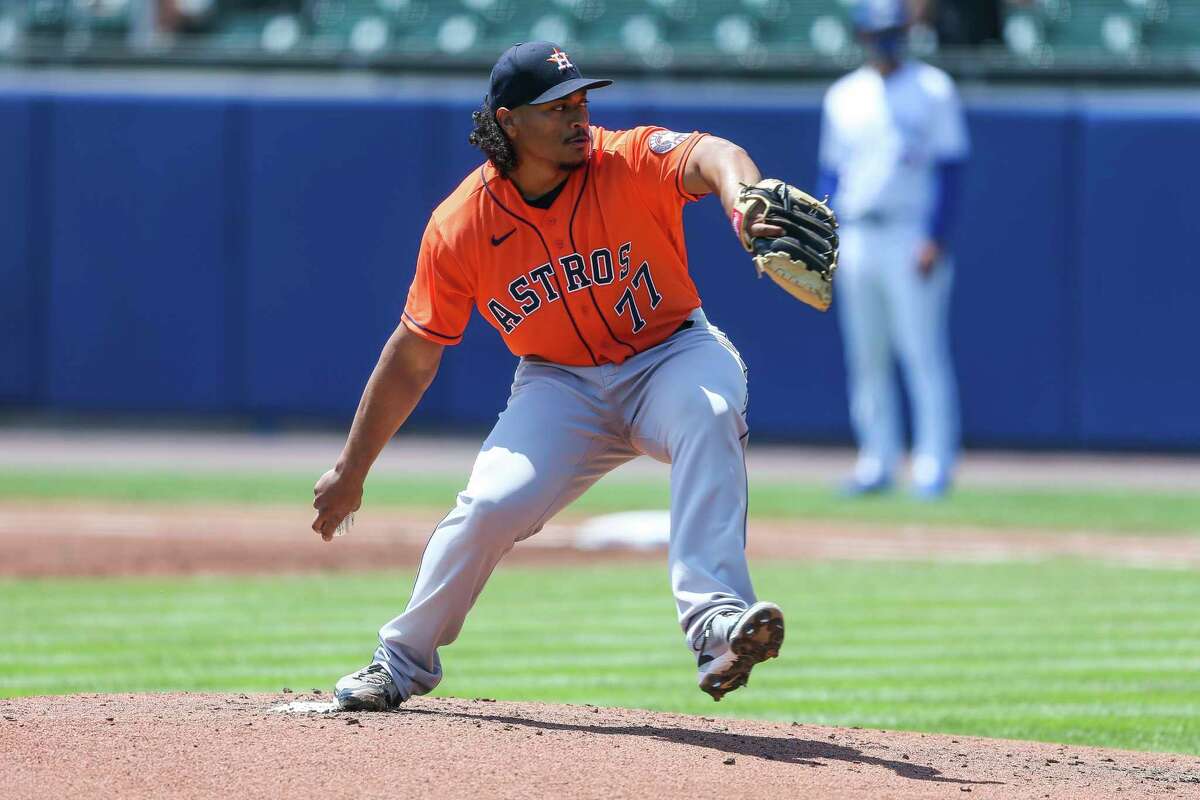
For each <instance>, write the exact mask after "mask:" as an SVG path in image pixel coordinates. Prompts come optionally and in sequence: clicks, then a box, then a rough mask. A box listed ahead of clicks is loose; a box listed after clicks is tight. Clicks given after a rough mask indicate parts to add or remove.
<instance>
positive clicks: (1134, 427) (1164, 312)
mask: <svg viewBox="0 0 1200 800" xmlns="http://www.w3.org/2000/svg"><path fill="white" fill-rule="evenodd" d="M1198 148H1200V113H1196V112H1193V113H1192V114H1190V115H1184V114H1171V115H1154V114H1147V113H1145V112H1142V111H1116V110H1103V109H1100V110H1089V111H1088V112H1087V113H1086V114H1085V115H1084V117H1083V141H1082V145H1081V151H1082V155H1083V157H1082V159H1081V162H1082V164H1083V165H1084V169H1083V172H1082V175H1081V178H1082V182H1081V191H1080V227H1081V235H1080V258H1079V307H1080V323H1081V330H1082V336H1081V337H1080V341H1079V362H1078V363H1079V384H1080V390H1081V391H1080V395H1079V404H1080V409H1079V419H1080V428H1081V431H1080V432H1081V436H1082V441H1083V442H1084V443H1085V444H1089V445H1107V444H1117V445H1139V444H1146V443H1149V444H1153V445H1179V444H1184V443H1189V444H1191V445H1192V446H1200V255H1198V254H1200V200H1198V199H1197V193H1196V187H1197V186H1200V153H1198Z"/></svg>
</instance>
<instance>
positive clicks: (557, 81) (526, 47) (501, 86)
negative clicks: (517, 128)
mask: <svg viewBox="0 0 1200 800" xmlns="http://www.w3.org/2000/svg"><path fill="white" fill-rule="evenodd" d="M611 83H612V81H610V80H605V79H603V78H585V77H583V75H581V74H580V72H579V67H577V66H575V64H574V63H572V61H571V58H570V56H568V55H567V54H566V53H564V52H563V51H562V50H561V49H560V48H559V46H558V45H556V44H554V43H553V42H522V43H520V44H514V45H513V46H512V47H510V48H508V49H507V50H505V51H504V55H502V56H500V59H499V60H498V61H497V62H496V66H494V67H492V82H491V88H490V89H489V91H488V96H487V104H488V108H490V109H491V110H492V113H495V111H496V109H498V108H516V107H517V106H523V105H526V104H530V103H535V104H536V103H549V102H550V101H551V100H561V99H562V98H564V97H566V96H567V95H569V94H571V92H577V91H579V90H580V89H599V88H600V87H601V86H608V85H609V84H611Z"/></svg>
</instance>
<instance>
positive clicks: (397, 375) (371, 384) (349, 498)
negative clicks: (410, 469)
mask: <svg viewBox="0 0 1200 800" xmlns="http://www.w3.org/2000/svg"><path fill="white" fill-rule="evenodd" d="M443 349H444V348H443V346H442V345H440V344H437V343H436V342H432V341H430V340H428V339H425V338H422V337H421V336H418V335H417V334H415V333H413V332H412V331H411V330H409V329H408V328H407V327H406V326H405V325H403V324H401V325H399V326H397V328H396V330H395V331H394V332H393V333H392V335H391V337H390V338H389V339H388V341H387V344H385V345H384V347H383V352H381V353H380V355H379V362H378V363H377V364H376V365H375V369H374V371H373V372H372V373H371V378H370V380H368V381H367V388H366V389H364V390H363V395H362V399H361V400H360V401H359V403H358V411H357V412H355V414H354V422H353V424H352V425H351V426H350V434H349V436H348V437H347V438H346V446H345V447H343V448H342V454H341V455H340V456H339V457H338V460H337V463H336V464H335V465H334V467H333V469H331V470H329V471H328V472H326V473H325V474H324V475H322V476H321V479H320V480H318V481H317V485H316V486H315V487H313V494H314V495H316V499H315V500H313V508H315V509H316V510H317V515H316V517H315V518H314V519H313V523H312V529H313V530H314V531H316V532H317V533H319V534H320V535H321V538H322V539H324V540H325V541H327V542H328V541H330V540H331V539H333V532H334V529H336V528H337V526H338V524H339V523H340V522H341V521H342V520H343V519H345V518H346V516H348V515H349V514H350V513H351V512H352V511H356V510H357V509H358V507H359V506H360V505H362V491H363V482H364V481H365V480H366V478H367V472H369V471H370V469H371V465H372V464H374V463H375V459H376V458H378V457H379V454H380V453H381V452H382V451H383V448H384V446H386V445H387V443H388V440H389V439H391V438H392V436H393V435H395V433H396V431H397V430H399V429H400V426H401V425H403V424H404V421H405V420H407V419H408V415H409V414H411V413H412V410H413V409H414V408H416V406H417V403H418V402H419V401H420V400H421V397H422V395H424V394H425V390H426V389H428V388H429V384H431V383H433V378H434V376H436V375H437V371H438V365H439V364H440V363H441V360H442V350H443Z"/></svg>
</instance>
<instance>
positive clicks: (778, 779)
mask: <svg viewBox="0 0 1200 800" xmlns="http://www.w3.org/2000/svg"><path fill="white" fill-rule="evenodd" d="M328 699H329V698H328V695H322V696H314V695H304V696H299V695H295V694H290V693H289V694H280V695H275V696H268V695H197V694H191V695H84V696H79V695H77V696H70V697H48V698H47V697H31V698H20V699H14V700H4V701H0V797H3V798H18V797H19V798H25V797H29V798H33V797H38V798H42V797H72V798H91V797H103V798H112V797H120V798H125V799H128V798H140V797H156V798H159V797H171V798H201V797H203V798H210V797H229V798H239V797H255V798H259V797H273V798H292V797H296V798H300V797H304V798H309V797H319V798H322V800H331V799H332V798H364V797H379V798H388V800H393V799H394V798H398V797H399V798H407V797H413V798H423V799H424V798H443V797H444V798H522V799H523V800H525V799H527V798H541V797H547V798H582V797H595V798H604V800H611V798H619V797H630V798H647V797H650V798H686V800H697V798H709V797H747V798H754V800H767V799H768V798H787V799H788V800H794V798H810V799H811V798H850V797H862V798H872V799H874V798H881V797H895V798H917V797H921V798H924V797H933V798H961V797H964V796H966V795H965V794H964V793H967V792H970V793H971V794H970V796H971V797H985V798H1004V799H1005V800H1011V799H1012V798H1044V797H1052V798H1064V797H1078V798H1100V797H1104V798H1111V797H1120V798H1128V797H1197V796H1200V759H1197V758H1195V757H1192V756H1172V755H1164V754H1146V753H1131V752H1125V751H1120V750H1100V749H1095V748H1084V747H1067V746H1061V745H1050V744H1032V743H1027V742H1010V741H1000V740H989V739H976V738H971V737H965V736H958V737H951V736H941V735H932V734H929V735H922V734H912V733H894V732H883V731H873V730H857V729H853V730H847V729H840V728H824V727H817V726H813V725H798V724H790V725H789V724H786V723H784V724H781V723H765V722H742V721H736V720H727V719H721V718H709V717H688V716H682V715H678V714H658V713H652V712H648V711H634V710H627V709H619V708H592V707H590V706H548V705H538V704H532V703H498V702H492V701H488V700H483V699H478V700H457V699H449V698H415V699H413V700H412V701H411V702H409V703H407V704H406V705H404V706H403V707H402V709H401V710H399V711H396V712H392V713H386V714H362V713H355V714H346V713H316V712H313V713H284V712H281V711H279V710H277V709H279V708H280V707H281V706H283V705H285V704H292V705H301V706H304V705H311V706H313V707H319V706H320V705H321V704H322V702H323V701H328Z"/></svg>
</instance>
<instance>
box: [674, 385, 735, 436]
mask: <svg viewBox="0 0 1200 800" xmlns="http://www.w3.org/2000/svg"><path fill="white" fill-rule="evenodd" d="M744 403H745V399H744V397H730V396H729V394H727V393H723V392H717V391H713V390H712V389H708V388H705V387H703V386H701V387H699V390H698V391H696V392H689V393H687V394H686V395H681V396H680V397H679V399H678V400H677V402H676V407H675V408H674V412H675V413H674V415H673V419H674V420H675V422H676V424H677V425H679V427H680V430H682V431H683V432H684V433H685V434H686V435H689V436H730V435H732V436H733V437H734V438H737V437H739V436H741V435H742V434H743V433H745V431H746V421H745V418H744V417H743V411H744V408H743V406H744Z"/></svg>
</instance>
